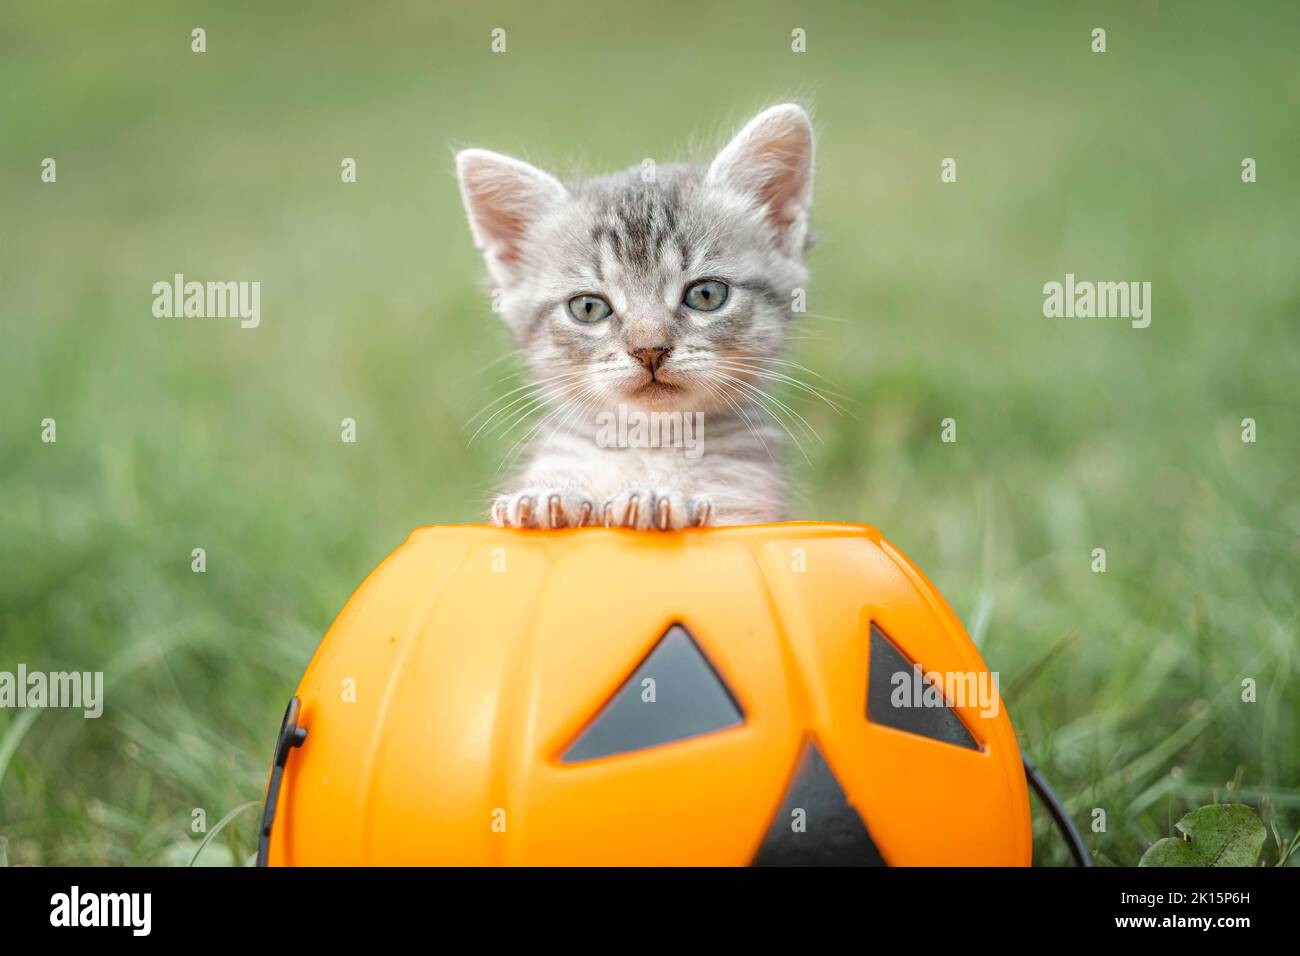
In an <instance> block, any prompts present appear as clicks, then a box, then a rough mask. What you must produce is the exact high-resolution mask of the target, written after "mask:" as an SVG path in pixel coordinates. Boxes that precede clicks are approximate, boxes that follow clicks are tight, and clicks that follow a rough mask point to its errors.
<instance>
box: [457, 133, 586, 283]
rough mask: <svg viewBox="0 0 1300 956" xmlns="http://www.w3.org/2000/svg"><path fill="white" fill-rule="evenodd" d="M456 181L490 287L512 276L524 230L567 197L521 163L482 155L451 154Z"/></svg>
mask: <svg viewBox="0 0 1300 956" xmlns="http://www.w3.org/2000/svg"><path fill="white" fill-rule="evenodd" d="M456 175H457V176H458V177H459V178H460V194H461V198H462V199H463V200H464V201H465V212H466V214H467V215H468V216H469V228H470V231H471V232H473V234H474V245H476V246H477V247H478V248H479V249H481V250H483V258H484V259H485V260H487V267H488V272H489V274H490V275H491V276H492V281H493V282H496V283H498V284H499V285H503V286H505V285H509V284H510V283H511V282H512V281H513V279H514V278H515V277H516V275H517V269H518V266H519V262H520V258H521V255H522V251H523V250H522V246H523V240H524V236H525V234H526V233H527V231H528V227H529V226H530V225H531V224H532V223H533V222H535V221H536V220H537V219H538V217H540V216H541V215H542V214H543V213H544V212H545V211H546V210H547V209H548V208H549V207H551V206H552V205H554V204H555V203H558V202H560V201H561V200H562V199H564V197H565V196H566V195H567V194H566V193H565V191H564V187H563V186H562V185H560V181H559V180H558V179H556V178H555V177H554V176H551V175H550V174H548V173H544V172H542V171H541V170H540V169H537V168H536V167H534V166H530V165H528V164H527V163H525V162H523V161H522V160H518V159H513V158H511V157H509V156H502V155H501V154H500V153H494V152H491V151H490V150H486V149H463V150H461V151H460V152H459V153H457V154H456Z"/></svg>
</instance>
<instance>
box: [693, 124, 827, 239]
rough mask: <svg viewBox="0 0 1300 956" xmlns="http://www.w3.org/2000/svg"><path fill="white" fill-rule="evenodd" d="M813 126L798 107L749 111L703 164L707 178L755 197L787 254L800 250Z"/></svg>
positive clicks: (808, 197) (804, 235)
mask: <svg viewBox="0 0 1300 956" xmlns="http://www.w3.org/2000/svg"><path fill="white" fill-rule="evenodd" d="M812 177H813V131H812V124H811V123H810V122H809V121H808V114H807V113H805V112H804V110H803V108H802V107H800V106H795V105H794V104H792V103H785V104H782V105H781V106H773V107H772V108H771V109H767V110H764V111H763V112H761V113H759V114H758V115H757V116H755V117H754V118H753V119H752V120H750V121H749V123H748V124H747V125H746V126H745V128H744V129H742V130H741V131H740V132H739V133H737V134H736V138H735V139H733V140H732V141H731V142H730V143H728V144H727V146H726V148H725V149H723V150H722V152H720V153H719V154H718V156H717V158H716V159H714V160H713V164H712V165H711V166H709V173H708V181H709V182H710V183H711V184H713V185H719V186H726V187H729V188H731V189H734V190H735V191H737V192H739V193H742V194H743V195H745V196H748V197H749V198H750V199H752V200H754V201H756V202H757V203H758V204H759V205H760V206H761V207H762V208H763V210H764V212H765V213H766V214H767V219H768V222H770V223H771V224H772V226H773V227H774V228H775V229H776V232H777V236H778V238H779V240H780V242H781V246H782V248H784V249H785V251H786V252H787V253H788V254H790V255H799V254H801V253H802V252H803V249H804V244H805V241H806V239H807V235H808V210H809V207H810V206H811V205H812Z"/></svg>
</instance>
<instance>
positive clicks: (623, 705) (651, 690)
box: [561, 624, 745, 763]
mask: <svg viewBox="0 0 1300 956" xmlns="http://www.w3.org/2000/svg"><path fill="white" fill-rule="evenodd" d="M650 682H653V683H650ZM744 720H745V717H744V714H742V713H741V710H740V706H739V705H738V704H737V703H736V700H735V698H734V697H733V696H732V694H731V691H730V690H729V689H728V688H727V685H726V684H724V683H723V682H722V678H721V677H719V676H718V673H717V671H715V670H714V669H713V667H712V665H711V664H709V662H708V659H707V658H705V656H704V654H703V653H702V652H701V651H700V648H699V646H698V645H697V644H696V643H695V640H694V639H693V638H692V637H691V635H690V634H689V633H688V632H687V630H686V628H684V627H682V626H681V625H680V624H674V625H673V626H672V627H670V628H669V629H668V630H667V631H665V632H664V636H663V637H661V638H660V639H659V643H658V644H656V645H655V646H654V650H652V651H651V652H650V653H649V655H647V656H646V658H645V660H643V661H642V662H641V665H640V666H639V667H637V669H636V671H635V672H634V673H633V674H632V676H631V677H629V678H628V679H627V680H626V681H624V682H623V685H622V686H621V687H620V688H619V689H618V690H617V691H615V692H614V696H613V697H611V698H610V699H609V700H608V701H606V702H605V706H604V707H602V708H601V710H600V713H598V714H597V715H596V717H595V718H594V719H593V720H592V721H591V723H589V724H588V725H587V726H586V728H584V729H583V731H582V733H580V734H578V737H577V739H576V740H574V741H573V743H571V744H570V745H569V749H568V750H566V751H565V752H564V756H563V757H562V758H561V760H562V761H563V762H564V763H576V762H578V761H581V760H594V759H595V758H597V757H608V756H610V755H611V754H622V753H630V752H631V751H634V750H644V749H645V748H647V747H655V746H658V745H659V744H666V743H671V742H672V741H674V740H685V739H686V738H687V737H697V736H699V735H700V734H707V733H710V732H712V731H715V730H722V729H724V728H726V727H735V726H737V725H739V724H742V723H744Z"/></svg>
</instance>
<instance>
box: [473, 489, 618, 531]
mask: <svg viewBox="0 0 1300 956" xmlns="http://www.w3.org/2000/svg"><path fill="white" fill-rule="evenodd" d="M491 517H492V523H493V524H494V525H496V526H497V527H498V528H581V527H582V526H583V525H594V524H598V523H599V518H600V514H599V512H598V511H597V510H596V501H595V499H594V498H592V497H591V496H590V495H589V494H587V493H586V492H585V491H579V490H578V489H576V488H554V487H536V488H524V489H523V490H522V491H515V492H511V493H510V494H505V495H498V496H497V499H496V501H494V502H493V503H492V514H491Z"/></svg>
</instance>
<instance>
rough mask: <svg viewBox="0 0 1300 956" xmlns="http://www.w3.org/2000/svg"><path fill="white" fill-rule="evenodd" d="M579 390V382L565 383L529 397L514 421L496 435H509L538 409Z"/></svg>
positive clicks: (580, 383)
mask: <svg viewBox="0 0 1300 956" xmlns="http://www.w3.org/2000/svg"><path fill="white" fill-rule="evenodd" d="M580 388H582V382H581V380H579V381H574V382H565V383H563V384H561V385H557V386H551V387H548V388H546V389H543V390H542V391H541V392H540V393H538V394H535V395H533V396H531V397H530V398H529V399H528V403H527V404H526V405H525V407H524V409H523V410H522V411H520V412H519V413H518V414H517V415H516V416H515V418H514V420H513V421H511V422H510V424H508V425H506V426H505V427H504V428H498V429H497V431H496V434H497V435H498V436H500V435H507V434H509V433H510V431H511V430H512V429H513V428H514V427H515V426H516V425H518V424H519V423H520V422H522V421H524V420H525V419H527V418H528V416H529V415H531V414H532V413H533V412H535V411H537V410H538V409H539V408H542V407H544V406H546V405H547V404H549V403H551V402H554V401H558V400H559V399H561V398H564V397H565V396H567V395H571V394H573V393H574V392H575V391H577V390H578V389H580Z"/></svg>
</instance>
